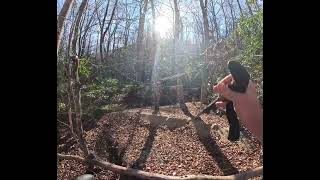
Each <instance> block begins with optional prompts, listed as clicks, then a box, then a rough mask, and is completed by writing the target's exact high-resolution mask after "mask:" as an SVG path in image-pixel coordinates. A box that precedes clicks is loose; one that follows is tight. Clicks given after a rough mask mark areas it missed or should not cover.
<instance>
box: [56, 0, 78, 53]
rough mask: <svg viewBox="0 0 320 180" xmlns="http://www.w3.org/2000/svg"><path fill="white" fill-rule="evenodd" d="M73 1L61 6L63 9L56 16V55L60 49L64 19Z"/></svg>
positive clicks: (67, 0) (69, 0)
mask: <svg viewBox="0 0 320 180" xmlns="http://www.w3.org/2000/svg"><path fill="white" fill-rule="evenodd" d="M73 2H74V0H66V1H65V2H64V4H63V7H62V9H61V11H60V13H59V16H58V20H57V21H58V22H57V24H58V29H57V53H58V51H59V48H60V40H61V32H63V28H64V21H65V19H66V16H67V14H68V12H69V9H70V7H71V6H72V5H73Z"/></svg>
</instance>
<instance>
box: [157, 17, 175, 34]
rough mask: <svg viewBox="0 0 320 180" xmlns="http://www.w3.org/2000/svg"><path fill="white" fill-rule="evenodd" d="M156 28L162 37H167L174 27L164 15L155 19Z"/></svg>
mask: <svg viewBox="0 0 320 180" xmlns="http://www.w3.org/2000/svg"><path fill="white" fill-rule="evenodd" d="M155 22H156V23H155V30H156V32H158V33H159V35H160V37H161V38H165V37H168V36H169V32H170V28H172V27H171V26H172V24H171V23H170V21H169V20H168V18H166V17H164V16H159V17H157V18H156V20H155Z"/></svg>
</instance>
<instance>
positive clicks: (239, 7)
mask: <svg viewBox="0 0 320 180" xmlns="http://www.w3.org/2000/svg"><path fill="white" fill-rule="evenodd" d="M237 3H238V7H239V10H240V14H241V16H243V12H242V8H241V5H240V2H239V0H237Z"/></svg>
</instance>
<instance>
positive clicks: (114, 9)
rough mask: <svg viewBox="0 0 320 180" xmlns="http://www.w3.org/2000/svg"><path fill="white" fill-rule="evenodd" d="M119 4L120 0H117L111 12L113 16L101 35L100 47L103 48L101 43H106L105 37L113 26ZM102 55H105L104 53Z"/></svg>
mask: <svg viewBox="0 0 320 180" xmlns="http://www.w3.org/2000/svg"><path fill="white" fill-rule="evenodd" d="M117 4H118V0H116V2H115V3H114V6H113V9H112V13H111V17H110V20H109V22H108V25H107V27H106V29H105V30H104V32H103V34H102V37H100V47H101V48H102V47H103V46H101V43H104V38H105V36H106V34H107V32H108V31H109V29H110V27H111V23H112V21H113V17H114V14H115V11H116V8H117ZM100 51H101V52H103V49H100ZM101 52H100V53H101ZM101 57H103V55H102V56H101ZM101 60H102V61H103V62H104V59H101Z"/></svg>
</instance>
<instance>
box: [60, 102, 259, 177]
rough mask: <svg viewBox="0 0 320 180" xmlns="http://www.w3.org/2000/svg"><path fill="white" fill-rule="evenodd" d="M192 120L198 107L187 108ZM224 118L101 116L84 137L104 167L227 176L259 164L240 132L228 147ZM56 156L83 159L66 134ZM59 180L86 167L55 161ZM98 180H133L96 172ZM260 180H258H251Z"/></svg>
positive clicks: (141, 112)
mask: <svg viewBox="0 0 320 180" xmlns="http://www.w3.org/2000/svg"><path fill="white" fill-rule="evenodd" d="M186 105H187V106H188V108H189V111H190V112H191V113H192V114H193V115H195V114H197V112H198V111H199V110H200V104H199V103H186ZM227 136H228V122H227V120H226V117H225V116H222V117H219V116H217V115H214V114H208V115H207V114H204V115H201V121H199V120H197V121H195V120H191V119H190V118H189V117H187V116H185V115H184V114H183V113H182V111H181V110H180V109H179V108H178V107H177V106H163V107H160V113H158V114H157V115H153V114H152V109H151V108H150V107H146V108H138V109H130V110H125V111H122V112H114V113H109V114H105V115H104V116H103V117H102V118H101V119H100V120H99V121H97V123H96V125H95V127H93V128H92V129H90V130H87V131H85V139H86V141H87V143H88V148H89V149H90V150H92V151H94V152H95V153H96V155H97V156H98V157H100V158H101V159H102V160H104V161H108V162H111V163H115V164H117V165H121V166H125V167H132V168H135V169H140V170H144V171H147V172H153V173H161V174H165V175H176V176H179V175H187V174H189V175H190V174H195V175H199V174H207V175H230V174H235V173H238V172H243V171H246V170H250V169H253V168H256V167H259V166H262V164H263V150H262V145H261V144H260V142H259V141H258V140H257V139H255V138H253V137H252V136H251V135H250V133H249V132H248V131H247V130H246V129H245V128H242V135H241V140H240V141H238V142H230V141H229V140H228V139H227ZM58 153H63V154H72V155H79V156H82V153H81V151H80V150H79V146H78V144H77V143H76V141H75V140H74V139H73V138H72V137H71V136H70V134H68V133H67V132H65V133H64V135H62V138H60V139H59V140H58ZM57 163H58V169H57V177H58V179H75V177H76V176H79V175H82V174H84V173H85V166H83V165H82V164H80V163H78V162H76V161H71V160H58V162H57ZM94 171H95V172H94V174H95V177H96V179H134V178H133V177H125V176H123V175H122V176H120V175H119V174H115V173H113V172H112V171H109V170H104V169H100V168H96V169H95V170H94ZM255 179H260V178H255Z"/></svg>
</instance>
